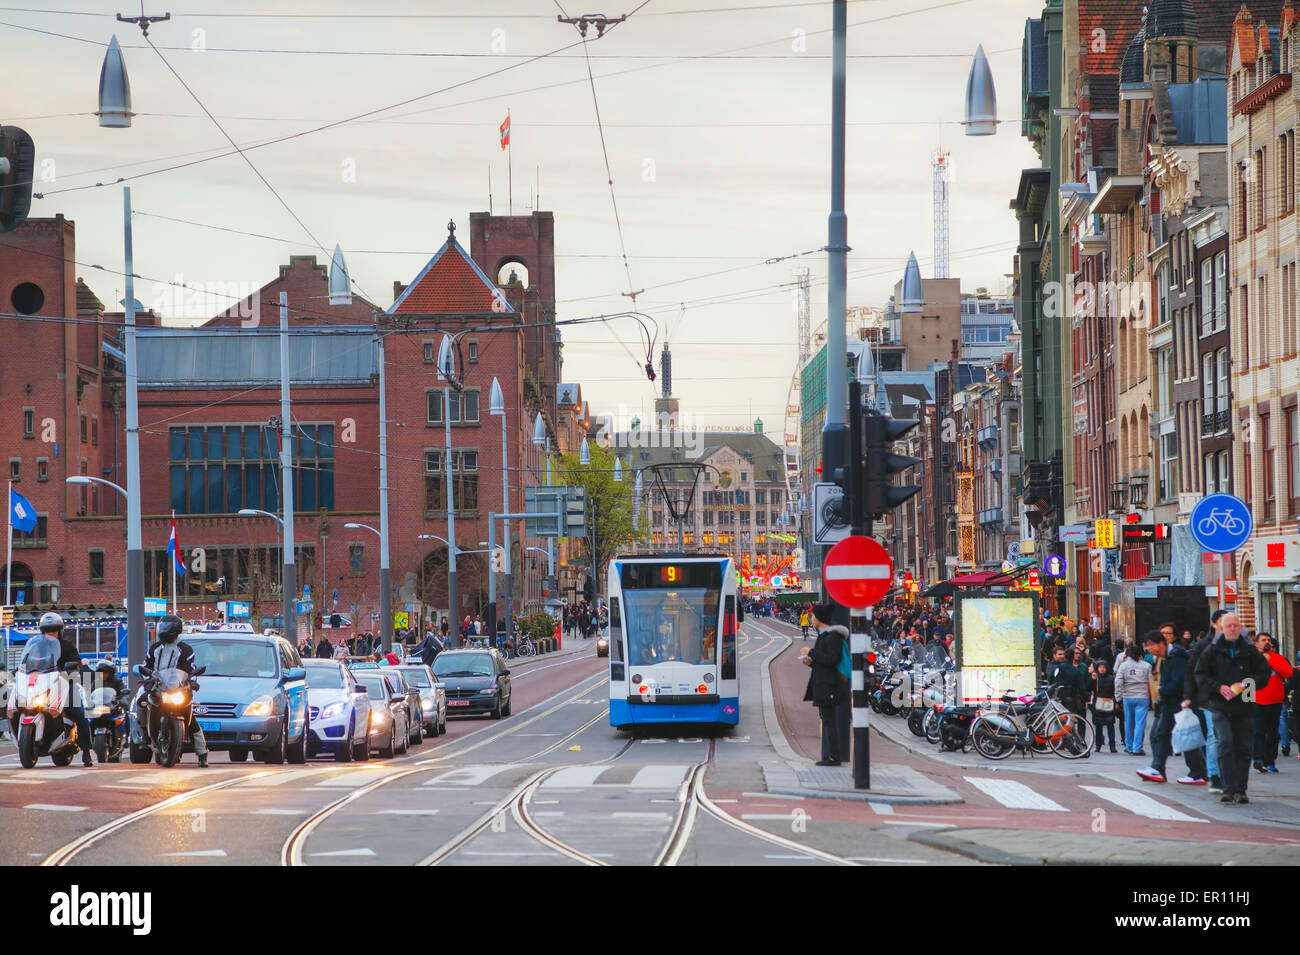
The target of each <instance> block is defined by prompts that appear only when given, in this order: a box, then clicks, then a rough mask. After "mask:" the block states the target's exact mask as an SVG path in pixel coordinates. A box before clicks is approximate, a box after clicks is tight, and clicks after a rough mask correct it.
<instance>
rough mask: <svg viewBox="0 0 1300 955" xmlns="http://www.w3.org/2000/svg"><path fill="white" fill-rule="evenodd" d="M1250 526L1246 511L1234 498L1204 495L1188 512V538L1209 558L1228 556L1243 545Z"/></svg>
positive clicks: (1243, 505) (1244, 503)
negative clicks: (1189, 521) (1189, 520)
mask: <svg viewBox="0 0 1300 955" xmlns="http://www.w3.org/2000/svg"><path fill="white" fill-rule="evenodd" d="M1254 526H1255V519H1254V517H1253V516H1251V513H1250V508H1248V507H1247V506H1246V502H1245V501H1243V500H1242V499H1241V498H1239V497H1237V496H1236V495H1234V494H1222V493H1220V494H1207V495H1205V497H1203V498H1201V500H1200V501H1199V502H1197V505H1196V507H1194V508H1192V517H1191V531H1192V537H1194V538H1196V543H1198V544H1200V545H1201V547H1203V548H1204V549H1205V550H1206V551H1208V552H1209V553H1211V554H1231V553H1232V552H1233V551H1235V550H1237V549H1238V548H1240V547H1241V546H1242V545H1243V544H1245V543H1246V541H1247V540H1248V539H1249V537H1250V532H1251V531H1252V530H1253V529H1254Z"/></svg>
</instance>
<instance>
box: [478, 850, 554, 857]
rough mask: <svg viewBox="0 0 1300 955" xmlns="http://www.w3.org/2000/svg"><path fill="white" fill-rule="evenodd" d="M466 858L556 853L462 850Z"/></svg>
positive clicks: (552, 854)
mask: <svg viewBox="0 0 1300 955" xmlns="http://www.w3.org/2000/svg"><path fill="white" fill-rule="evenodd" d="M460 854H461V855H464V856H554V855H555V853H554V852H487V851H484V850H482V849H462V850H461V853H460Z"/></svg>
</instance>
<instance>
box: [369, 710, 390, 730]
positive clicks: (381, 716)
mask: <svg viewBox="0 0 1300 955" xmlns="http://www.w3.org/2000/svg"><path fill="white" fill-rule="evenodd" d="M370 722H371V723H373V724H374V725H375V726H383V725H384V724H385V723H387V722H388V714H387V713H385V712H384V711H383V710H371V711H370Z"/></svg>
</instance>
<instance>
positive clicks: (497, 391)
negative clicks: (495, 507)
mask: <svg viewBox="0 0 1300 955" xmlns="http://www.w3.org/2000/svg"><path fill="white" fill-rule="evenodd" d="M488 413H489V414H493V415H496V416H497V417H499V418H500V419H501V513H502V514H509V513H510V467H509V461H508V459H507V456H506V399H505V395H504V394H503V393H502V391H501V383H500V382H499V381H497V380H496V379H495V378H493V379H492V390H491V393H490V395H489V398H488ZM489 520H491V518H489ZM502 522H503V527H504V530H505V538H506V559H505V566H504V567H503V568H502V570H503V571H504V572H505V578H506V637H507V638H509V636H510V621H512V620H514V619H515V614H514V610H515V606H514V592H515V586H514V578H513V576H512V575H511V572H510V518H508V517H505V518H502ZM488 583H489V585H490V586H489V588H488V589H489V590H491V591H492V593H491V595H490V603H489V612H488V630H489V631H490V632H491V633H492V634H494V635H495V634H496V613H497V600H496V573H495V572H493V571H492V570H491V569H489V570H488Z"/></svg>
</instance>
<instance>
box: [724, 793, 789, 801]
mask: <svg viewBox="0 0 1300 955" xmlns="http://www.w3.org/2000/svg"><path fill="white" fill-rule="evenodd" d="M741 795H742V796H752V797H753V798H755V799H794V800H800V799H803V796H785V795H782V794H781V793H741ZM713 801H714V802H721V801H722V800H720V799H715V800H713Z"/></svg>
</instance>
